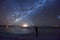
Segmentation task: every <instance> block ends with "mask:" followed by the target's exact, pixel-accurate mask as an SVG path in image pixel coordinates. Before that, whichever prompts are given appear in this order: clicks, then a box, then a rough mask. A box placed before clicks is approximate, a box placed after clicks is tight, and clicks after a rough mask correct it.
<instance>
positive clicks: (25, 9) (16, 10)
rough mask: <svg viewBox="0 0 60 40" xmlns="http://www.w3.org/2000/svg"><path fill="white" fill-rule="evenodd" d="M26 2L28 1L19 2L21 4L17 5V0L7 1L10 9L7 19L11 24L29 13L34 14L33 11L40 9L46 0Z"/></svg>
mask: <svg viewBox="0 0 60 40" xmlns="http://www.w3.org/2000/svg"><path fill="white" fill-rule="evenodd" d="M28 2H30V1H27V2H25V3H21V5H19V4H18V3H17V2H9V6H10V8H11V9H12V10H10V14H9V15H8V20H10V22H11V23H12V24H15V23H16V22H19V21H21V20H22V19H23V18H25V17H28V15H30V14H32V15H34V14H36V13H35V12H37V10H38V9H41V8H42V7H43V6H44V4H45V2H46V0H38V1H36V0H35V1H33V3H32V2H30V3H28ZM21 6H22V7H21ZM30 22H31V21H30Z"/></svg>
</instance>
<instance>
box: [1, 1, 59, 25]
mask: <svg viewBox="0 0 60 40" xmlns="http://www.w3.org/2000/svg"><path fill="white" fill-rule="evenodd" d="M24 23H27V24H29V25H34V26H43V25H45V26H46V25H48V26H50V25H60V0H0V25H21V24H24Z"/></svg>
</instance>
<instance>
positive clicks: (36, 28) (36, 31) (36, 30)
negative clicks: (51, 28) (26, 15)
mask: <svg viewBox="0 0 60 40" xmlns="http://www.w3.org/2000/svg"><path fill="white" fill-rule="evenodd" d="M35 33H36V37H38V27H37V26H36V27H35Z"/></svg>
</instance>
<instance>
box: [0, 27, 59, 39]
mask: <svg viewBox="0 0 60 40" xmlns="http://www.w3.org/2000/svg"><path fill="white" fill-rule="evenodd" d="M59 38H60V28H40V27H39V28H38V37H36V35H35V33H30V34H14V33H8V32H0V40H59Z"/></svg>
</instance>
